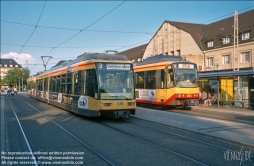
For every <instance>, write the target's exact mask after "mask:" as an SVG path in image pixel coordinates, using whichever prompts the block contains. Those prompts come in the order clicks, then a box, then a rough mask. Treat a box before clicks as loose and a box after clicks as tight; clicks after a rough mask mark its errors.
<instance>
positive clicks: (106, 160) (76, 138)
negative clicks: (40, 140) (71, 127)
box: [9, 97, 116, 166]
mask: <svg viewBox="0 0 254 166" xmlns="http://www.w3.org/2000/svg"><path fill="white" fill-rule="evenodd" d="M19 99H20V100H22V101H23V102H24V103H26V104H27V105H28V106H29V107H31V108H33V109H34V110H35V111H37V112H38V113H40V114H41V115H43V116H44V117H45V118H47V119H48V120H49V121H50V122H52V123H53V124H55V125H56V126H58V127H59V128H60V129H61V130H63V131H64V132H66V133H67V134H68V135H70V136H71V137H72V138H74V139H75V140H76V141H78V142H79V143H81V144H82V145H83V146H84V147H86V148H87V149H89V150H90V151H91V152H93V153H94V154H95V155H97V156H98V157H99V158H101V159H102V160H103V161H105V162H106V163H107V164H108V165H111V166H115V165H116V164H114V163H113V162H112V161H110V160H109V159H107V157H105V156H103V155H102V154H100V152H98V151H97V150H95V149H94V148H93V147H91V146H89V145H88V144H87V143H86V142H84V141H82V140H81V139H79V138H78V137H76V136H75V135H74V134H72V133H71V132H69V131H68V130H67V129H65V128H64V127H62V126H61V125H60V124H58V123H57V122H55V121H54V120H52V119H51V118H49V117H48V116H47V115H45V114H44V113H42V112H41V111H39V110H38V109H37V108H35V107H34V106H32V105H31V104H29V103H28V102H26V101H25V100H23V99H22V98H20V97H19ZM9 102H10V105H11V107H12V110H13V112H14V114H15V117H16V119H17V122H18V124H19V126H20V129H21V131H22V134H23V136H24V139H25V141H26V143H27V146H28V149H29V152H30V154H32V158H33V159H34V163H35V164H34V165H36V166H38V164H37V163H40V162H39V161H38V159H37V157H35V156H34V155H33V153H34V152H35V150H33V148H32V144H31V143H30V141H29V139H28V137H27V134H26V132H25V130H24V129H23V127H22V123H20V120H19V117H18V116H17V114H16V111H15V109H14V107H13V104H12V102H11V101H9ZM39 165H40V164H39Z"/></svg>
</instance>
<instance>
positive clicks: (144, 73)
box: [134, 55, 199, 108]
mask: <svg viewBox="0 0 254 166" xmlns="http://www.w3.org/2000/svg"><path fill="white" fill-rule="evenodd" d="M134 72H135V82H136V102H137V104H138V105H153V106H161V107H167V106H174V107H176V108H183V107H185V106H188V105H196V104H197V102H198V99H199V87H198V75H197V65H196V64H194V63H192V62H189V61H186V60H184V59H183V58H182V57H181V56H169V55H157V56H153V57H149V58H147V59H145V60H143V61H141V62H138V63H137V64H136V66H135V67H134Z"/></svg>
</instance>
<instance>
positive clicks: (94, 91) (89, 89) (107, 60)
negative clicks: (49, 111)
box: [27, 53, 136, 118]
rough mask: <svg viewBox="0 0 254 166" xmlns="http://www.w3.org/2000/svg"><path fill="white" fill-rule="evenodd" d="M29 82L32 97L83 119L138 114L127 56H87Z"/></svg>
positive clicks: (130, 67)
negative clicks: (83, 116) (81, 116)
mask: <svg viewBox="0 0 254 166" xmlns="http://www.w3.org/2000/svg"><path fill="white" fill-rule="evenodd" d="M27 81H28V85H29V86H28V87H29V89H28V95H29V96H30V97H33V98H36V99H38V100H41V101H44V102H47V103H49V104H52V105H55V106H57V107H60V108H63V109H65V110H68V111H71V112H74V113H77V114H80V115H85V116H88V117H99V116H106V117H115V118H121V117H122V118H127V117H128V116H129V114H133V115H134V114H135V110H136V101H135V95H134V93H135V89H134V70H133V64H132V62H131V61H129V60H128V59H127V57H126V56H124V55H116V54H104V53H102V54H100V53H84V54H82V55H80V56H78V57H77V59H75V60H71V61H68V62H65V63H63V64H61V65H58V66H55V67H53V68H52V69H50V70H47V71H44V72H43V73H42V74H40V75H37V76H33V77H31V78H29V79H28V80H27Z"/></svg>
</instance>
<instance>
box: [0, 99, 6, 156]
mask: <svg viewBox="0 0 254 166" xmlns="http://www.w3.org/2000/svg"><path fill="white" fill-rule="evenodd" d="M0 103H1V104H0V111H1V152H5V132H4V96H1V101H0Z"/></svg>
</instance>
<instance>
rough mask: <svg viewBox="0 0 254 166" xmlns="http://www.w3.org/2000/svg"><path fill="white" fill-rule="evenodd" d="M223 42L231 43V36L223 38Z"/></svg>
mask: <svg viewBox="0 0 254 166" xmlns="http://www.w3.org/2000/svg"><path fill="white" fill-rule="evenodd" d="M222 43H223V44H229V43H230V38H229V37H224V38H222Z"/></svg>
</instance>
